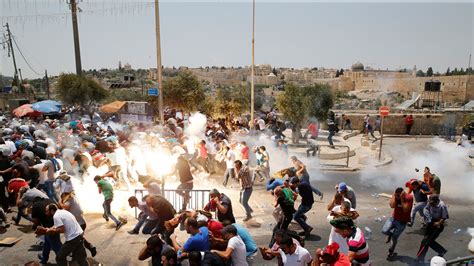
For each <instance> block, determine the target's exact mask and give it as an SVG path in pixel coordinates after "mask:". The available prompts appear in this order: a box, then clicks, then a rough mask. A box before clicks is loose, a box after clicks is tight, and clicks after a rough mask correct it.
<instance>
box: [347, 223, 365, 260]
mask: <svg viewBox="0 0 474 266" xmlns="http://www.w3.org/2000/svg"><path fill="white" fill-rule="evenodd" d="M347 244H348V245H349V251H352V252H355V256H354V261H355V262H357V263H361V264H364V263H367V262H368V261H369V244H367V242H366V241H365V238H364V233H363V232H362V230H360V228H356V229H355V230H354V231H353V232H352V235H350V236H349V237H348V238H347Z"/></svg>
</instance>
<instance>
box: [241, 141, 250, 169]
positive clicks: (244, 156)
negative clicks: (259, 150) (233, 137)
mask: <svg viewBox="0 0 474 266" xmlns="http://www.w3.org/2000/svg"><path fill="white" fill-rule="evenodd" d="M240 146H241V147H242V149H240V153H241V154H242V160H241V161H242V163H243V164H244V165H248V164H249V150H250V148H249V147H248V146H247V143H246V142H245V141H242V142H240Z"/></svg>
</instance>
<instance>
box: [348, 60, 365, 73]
mask: <svg viewBox="0 0 474 266" xmlns="http://www.w3.org/2000/svg"><path fill="white" fill-rule="evenodd" d="M351 69H352V71H362V70H364V65H363V64H362V63H361V62H356V63H355V64H353V65H352V66H351Z"/></svg>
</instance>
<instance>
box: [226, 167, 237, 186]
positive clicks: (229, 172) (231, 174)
mask: <svg viewBox="0 0 474 266" xmlns="http://www.w3.org/2000/svg"><path fill="white" fill-rule="evenodd" d="M229 177H231V178H232V179H234V178H235V172H234V168H230V169H229V168H226V169H225V172H224V183H223V184H224V186H227V182H229Z"/></svg>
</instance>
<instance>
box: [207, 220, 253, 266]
mask: <svg viewBox="0 0 474 266" xmlns="http://www.w3.org/2000/svg"><path fill="white" fill-rule="evenodd" d="M221 232H222V237H223V238H224V240H227V241H228V242H227V249H226V250H225V251H218V250H211V252H213V253H215V254H217V255H219V256H220V257H221V258H223V259H225V260H229V259H231V262H232V265H233V266H248V265H249V264H248V262H247V251H246V249H245V244H244V241H242V238H240V236H239V235H238V234H237V228H235V226H233V225H228V226H226V227H224V228H223V229H222V231H221Z"/></svg>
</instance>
